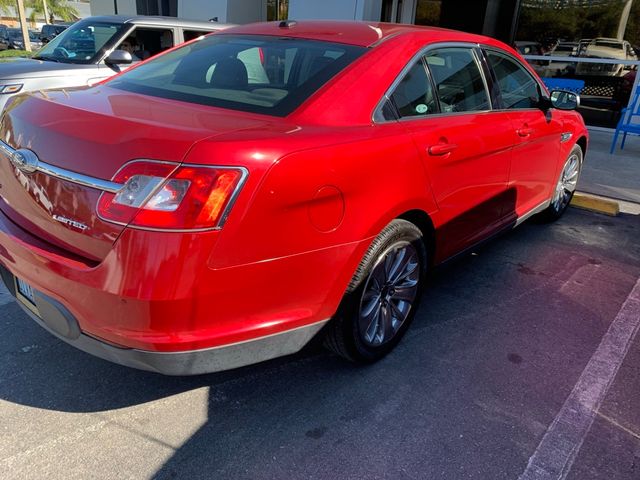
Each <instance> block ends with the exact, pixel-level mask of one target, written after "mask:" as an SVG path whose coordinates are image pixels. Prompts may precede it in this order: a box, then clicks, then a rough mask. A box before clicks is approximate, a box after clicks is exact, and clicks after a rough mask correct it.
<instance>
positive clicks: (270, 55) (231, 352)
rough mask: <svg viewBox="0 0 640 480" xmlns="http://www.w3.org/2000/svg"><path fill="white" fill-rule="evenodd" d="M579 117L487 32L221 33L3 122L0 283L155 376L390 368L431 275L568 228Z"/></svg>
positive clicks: (77, 339)
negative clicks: (303, 359) (479, 250)
mask: <svg viewBox="0 0 640 480" xmlns="http://www.w3.org/2000/svg"><path fill="white" fill-rule="evenodd" d="M52 43H53V42H52ZM260 71H261V74H258V73H257V72H260ZM249 72H253V75H252V76H251V77H250V75H249ZM577 101H578V97H577V96H576V95H574V94H571V93H567V92H558V91H555V92H551V94H550V95H549V94H548V93H547V91H546V89H545V87H544V85H543V84H542V83H541V81H540V79H539V78H538V77H537V76H536V74H535V73H534V72H533V71H532V70H531V68H530V67H529V66H528V65H527V63H526V62H525V61H524V60H523V59H522V57H520V56H519V55H518V54H517V53H516V52H515V51H514V50H513V49H511V48H510V47H508V46H506V45H504V44H502V43H501V42H499V41H497V40H494V39H491V38H487V37H482V36H477V35H472V34H468V33H462V32H454V31H450V30H442V29H435V28H427V27H416V26H407V25H393V24H385V23H365V22H322V21H309V22H305V21H300V22H293V21H286V22H281V23H275V22H274V23H266V24H252V25H245V26H240V27H236V28H233V29H229V30H225V31H223V32H221V33H220V34H216V35H210V36H208V37H206V38H204V39H202V40H200V41H197V42H192V43H189V44H187V45H185V46H183V47H180V48H177V49H175V50H173V51H171V52H167V53H165V54H162V55H160V56H158V57H156V58H155V59H153V60H150V61H149V62H145V63H142V64H140V65H138V66H137V67H136V68H133V69H131V70H129V71H126V72H124V73H122V74H121V75H119V76H117V77H114V78H112V79H110V80H109V81H106V82H103V83H101V84H100V85H97V86H94V87H93V88H88V89H79V90H74V91H49V92H46V93H33V94H30V95H21V96H19V97H17V98H15V99H14V100H13V101H12V102H11V103H10V104H9V105H8V107H7V109H6V110H5V115H4V121H3V122H2V125H1V127H0V138H1V139H2V140H3V142H2V143H0V178H1V179H2V182H1V186H0V266H1V267H0V271H1V273H2V278H3V279H4V281H5V283H6V285H7V287H8V289H9V290H10V291H11V293H12V294H14V295H15V296H16V297H17V298H18V300H19V303H20V305H21V306H22V307H23V308H24V309H25V310H26V311H27V312H28V313H29V314H30V315H31V316H32V318H33V319H34V320H35V321H37V322H38V323H40V324H41V325H43V326H44V327H45V328H47V329H48V330H49V331H51V332H52V333H53V334H55V335H57V336H58V337H60V338H61V339H63V340H64V341H66V342H69V343H70V344H72V345H75V346H77V347H78V348H80V349H82V350H85V351H87V352H90V353H93V354H95V355H97V356H99V357H102V358H106V359H108V360H111V361H115V362H118V363H121V364H124V365H129V366H132V367H136V368H142V369H147V370H155V371H159V372H162V373H166V374H197V373H203V372H210V371H215V370H222V369H228V368H234V367H238V366H241V365H246V364H251V363H254V362H258V361H261V360H266V359H268V358H273V357H277V356H280V355H286V354H290V353H293V352H295V351H297V350H299V349H300V348H302V347H303V346H304V345H305V344H306V343H307V342H308V341H309V340H310V339H311V338H312V337H314V336H315V335H316V334H321V335H324V336H325V339H326V343H327V345H328V346H329V347H330V348H332V349H333V350H334V351H336V352H337V353H338V354H340V355H342V356H344V357H345V358H348V359H351V360H355V361H359V362H371V361H375V360H377V359H379V358H381V357H382V356H384V355H385V354H387V353H388V352H389V351H390V350H391V349H392V348H393V347H394V346H395V345H396V344H397V343H398V341H399V340H400V338H401V337H402V335H403V334H404V332H405V331H406V330H407V328H408V327H409V324H410V322H411V320H412V317H413V316H414V315H415V312H416V310H417V308H418V305H419V301H420V295H421V290H422V287H423V286H424V284H425V278H426V277H425V275H426V273H427V271H428V270H429V269H431V268H432V267H433V266H435V265H438V264H440V263H442V262H443V261H445V260H446V259H448V258H451V257H452V256H454V255H456V254H459V253H460V252H462V251H465V250H467V249H469V248H471V247H472V246H473V245H475V244H477V243H478V242H481V241H483V240H485V239H487V238H488V237H490V236H492V235H494V234H496V233H498V232H500V231H503V230H505V229H509V228H512V227H514V226H515V225H518V224H520V223H522V222H523V221H524V220H525V219H527V218H529V217H530V216H532V215H535V214H541V215H542V216H543V218H545V219H547V220H553V219H557V218H559V217H560V216H561V215H562V213H563V212H564V211H565V209H566V208H567V205H568V203H569V201H570V200H571V197H572V195H573V192H574V190H575V188H576V183H577V180H578V175H579V173H580V169H581V167H582V161H583V158H584V153H585V150H586V146H587V130H586V128H585V125H584V123H583V121H582V117H581V116H580V115H579V114H578V113H577V112H575V111H572V110H573V109H574V108H575V107H576V105H577ZM532 159H535V161H532Z"/></svg>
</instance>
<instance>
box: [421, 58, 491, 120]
mask: <svg viewBox="0 0 640 480" xmlns="http://www.w3.org/2000/svg"><path fill="white" fill-rule="evenodd" d="M425 58H426V60H427V65H428V66H429V70H430V71H431V75H432V77H433V80H434V83H435V85H436V91H437V95H438V99H439V100H440V109H441V110H442V112H473V111H482V110H490V109H491V103H490V102H489V95H488V94H487V90H486V88H485V85H484V81H483V79H482V74H481V73H480V67H479V65H478V62H477V60H476V58H475V55H474V54H473V51H472V50H471V49H468V48H460V47H452V48H442V49H439V50H434V51H432V52H429V53H428V54H427V55H426V57H425Z"/></svg>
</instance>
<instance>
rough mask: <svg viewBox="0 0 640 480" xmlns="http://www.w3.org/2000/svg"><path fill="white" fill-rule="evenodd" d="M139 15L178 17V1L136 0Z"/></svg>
mask: <svg viewBox="0 0 640 480" xmlns="http://www.w3.org/2000/svg"><path fill="white" fill-rule="evenodd" d="M136 11H137V12H138V15H164V16H166V17H177V16H178V0H136Z"/></svg>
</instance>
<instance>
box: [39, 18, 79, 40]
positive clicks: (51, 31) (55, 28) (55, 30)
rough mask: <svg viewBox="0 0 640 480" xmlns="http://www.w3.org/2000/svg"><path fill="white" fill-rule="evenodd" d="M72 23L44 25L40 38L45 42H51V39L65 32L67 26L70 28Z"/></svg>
mask: <svg viewBox="0 0 640 480" xmlns="http://www.w3.org/2000/svg"><path fill="white" fill-rule="evenodd" d="M69 25H71V24H70V23H54V24H47V25H43V26H42V29H41V30H40V40H41V41H42V43H43V44H45V43H49V42H50V41H51V40H53V39H54V38H56V37H57V36H58V35H60V34H61V33H62V32H64V31H65V30H66V29H67V28H69Z"/></svg>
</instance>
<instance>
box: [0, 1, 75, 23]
mask: <svg viewBox="0 0 640 480" xmlns="http://www.w3.org/2000/svg"><path fill="white" fill-rule="evenodd" d="M5 1H6V2H7V3H14V2H12V1H11V0H0V8H2V7H1V5H2V2H5ZM46 1H47V10H48V13H49V18H48V19H45V20H46V21H47V22H48V23H53V22H54V21H55V19H56V18H58V19H60V20H64V21H66V22H70V21H73V20H75V19H76V18H78V17H79V16H80V14H79V13H78V10H76V9H75V7H73V6H71V5H69V2H67V0H46ZM27 5H28V6H29V7H30V8H32V9H33V10H32V11H31V15H29V20H30V21H31V22H35V21H36V18H37V17H40V18H43V17H44V11H45V6H44V1H43V0H29V1H28V2H27Z"/></svg>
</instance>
